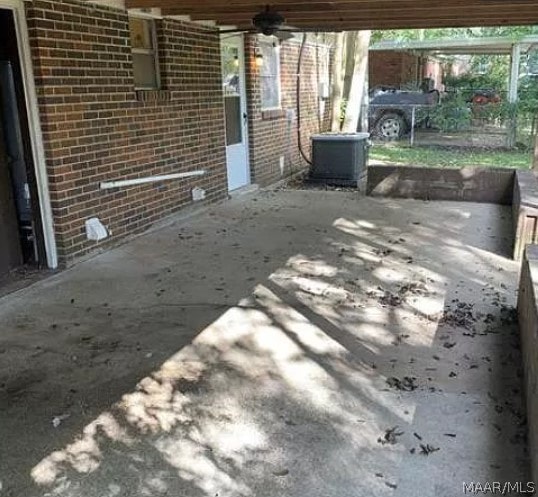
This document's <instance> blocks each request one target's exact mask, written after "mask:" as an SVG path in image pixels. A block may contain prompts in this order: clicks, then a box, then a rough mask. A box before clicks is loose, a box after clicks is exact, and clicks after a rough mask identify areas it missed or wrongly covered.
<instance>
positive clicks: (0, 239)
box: [0, 9, 45, 277]
mask: <svg viewBox="0 0 538 497" xmlns="http://www.w3.org/2000/svg"><path fill="white" fill-rule="evenodd" d="M44 256H45V249H44V243H43V236H42V227H41V216H40V212H39V201H38V194H37V182H36V177H35V171H34V164H33V159H32V148H31V141H30V130H29V125H28V118H27V109H26V100H25V95H24V85H23V78H22V72H21V65H20V60H19V51H18V46H17V33H16V30H15V20H14V18H13V13H12V12H11V11H10V10H6V9H0V277H2V276H4V275H6V274H7V273H9V272H10V271H11V270H13V269H15V268H17V267H21V266H23V265H27V266H31V267H37V266H39V265H40V264H41V262H42V261H43V263H44V261H45V257H44Z"/></svg>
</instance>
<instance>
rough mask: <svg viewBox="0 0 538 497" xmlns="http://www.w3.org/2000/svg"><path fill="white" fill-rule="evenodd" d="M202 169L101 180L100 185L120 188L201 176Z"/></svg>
mask: <svg viewBox="0 0 538 497" xmlns="http://www.w3.org/2000/svg"><path fill="white" fill-rule="evenodd" d="M204 174H206V172H205V171H204V170H198V171H190V172H188V173H174V174H162V175H160V176H146V177H145V178H136V179H125V180H118V181H103V182H102V183H101V185H100V188H101V190H109V189H110V188H120V187H122V186H136V185H144V184H146V183H158V182H160V181H169V180H172V179H181V178H191V177H193V176H203V175H204Z"/></svg>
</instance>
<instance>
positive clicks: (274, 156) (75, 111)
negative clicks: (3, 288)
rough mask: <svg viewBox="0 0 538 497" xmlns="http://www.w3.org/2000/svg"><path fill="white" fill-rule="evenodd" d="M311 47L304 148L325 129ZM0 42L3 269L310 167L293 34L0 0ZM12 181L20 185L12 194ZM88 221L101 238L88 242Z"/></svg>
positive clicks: (78, 5)
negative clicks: (12, 132)
mask: <svg viewBox="0 0 538 497" xmlns="http://www.w3.org/2000/svg"><path fill="white" fill-rule="evenodd" d="M316 39H317V37H314V36H312V37H311V39H310V40H309V42H308V43H307V44H306V49H305V52H304V64H303V69H302V73H301V85H302V92H301V114H302V126H301V131H302V138H303V139H302V141H303V142H304V145H305V149H306V152H307V154H308V153H309V141H310V139H309V138H310V135H311V134H313V133H316V132H319V131H323V130H326V129H327V127H328V125H329V119H328V117H329V116H328V111H329V108H330V105H329V102H328V100H327V97H328V95H327V88H328V83H329V81H328V78H329V62H330V51H329V48H328V46H327V45H326V44H323V43H318V42H317V41H316ZM0 47H1V48H0V61H4V62H5V63H6V68H4V69H5V70H4V72H3V79H1V80H0V81H2V82H3V83H2V85H3V86H2V88H3V90H4V91H3V93H2V94H3V102H4V103H3V105H2V106H1V109H2V113H3V114H2V116H1V117H2V119H1V120H0V122H2V123H3V128H4V132H3V133H0V136H3V137H4V138H5V139H4V140H0V141H2V143H1V147H0V226H2V227H0V230H3V231H2V233H0V274H2V272H6V271H7V270H9V269H10V268H12V267H16V266H17V265H19V264H22V263H24V262H25V261H32V260H34V259H36V258H37V259H38V260H39V261H40V263H41V264H43V265H47V266H48V267H56V265H57V264H58V263H59V264H65V263H68V262H69V261H72V260H73V259H76V258H78V257H80V256H82V255H84V254H86V253H88V252H90V251H93V250H95V249H97V248H102V247H106V246H108V245H110V244H111V243H114V242H117V241H119V240H121V239H122V238H124V237H126V236H129V235H133V234H137V233H141V232H143V231H144V230H146V229H147V228H148V227H150V226H151V225H152V224H154V223H155V222H157V221H160V220H162V219H164V218H166V217H167V216H169V215H171V214H173V213H175V212H177V211H179V210H180V209H182V208H183V207H185V206H187V205H189V204H191V203H192V202H193V191H194V198H204V197H205V200H202V201H203V202H214V201H218V200H222V199H225V198H226V197H227V196H228V194H229V192H230V190H233V189H236V188H239V187H241V186H245V185H248V184H250V183H257V184H260V185H267V184H270V183H272V182H275V181H277V180H279V179H281V178H282V177H284V176H286V175H288V174H290V173H292V172H294V171H297V170H299V169H300V168H304V167H305V165H306V163H305V161H304V160H302V159H301V157H300V155H299V152H298V147H297V141H298V140H297V119H296V118H297V116H296V114H297V112H296V108H297V103H296V97H295V89H296V86H295V85H296V79H297V76H296V71H297V59H298V55H299V47H300V40H298V39H297V38H295V39H292V40H289V41H284V42H282V43H280V42H278V40H277V39H276V38H273V37H271V38H266V37H262V36H257V35H246V36H242V35H241V36H233V35H222V36H221V35H220V34H219V31H218V30H217V29H216V28H214V27H211V26H207V25H202V24H200V23H193V22H189V21H187V20H184V19H174V18H163V17H161V16H159V12H153V11H152V12H127V11H126V10H125V9H124V8H123V7H122V2H121V1H117V0H101V1H98V0H95V1H94V2H89V1H86V2H83V1H80V0H59V1H52V0H33V1H23V0H0ZM262 57H263V59H262ZM260 62H261V63H260ZM243 68H244V70H243ZM9 80H11V82H12V85H11V92H10V91H8V90H9V88H8V87H9V85H8V84H7V83H6V81H8V82H9ZM9 102H11V104H13V105H11V107H10V105H9ZM8 107H9V108H8ZM6 109H7V110H6ZM16 124H17V126H15V125H16ZM15 127H16V128H17V129H18V130H19V131H20V132H19V133H18V138H17V137H15V138H14V139H9V137H7V135H8V134H9V132H6V129H15ZM12 138H13V137H12ZM17 151H18V152H19V153H18V155H19V156H20V158H21V159H22V160H21V161H19V163H18V165H16V166H14V161H13V159H12V158H13V156H14V154H15V155H17V153H16V152H17ZM8 157H9V160H8ZM2 171H3V173H4V174H3V175H2ZM17 171H18V174H19V176H17ZM10 175H11V180H13V178H14V177H18V178H19V183H21V181H22V183H21V184H24V188H21V189H20V191H18V190H17V187H16V186H15V187H14V188H9V187H8V186H9V185H8V183H9V181H10V179H9V178H10ZM21 178H22V179H21ZM12 182H13V181H12ZM19 204H20V205H23V204H25V205H26V208H27V209H26V210H27V211H28V212H30V214H29V215H28V216H27V218H26V219H23V218H22V216H21V208H19ZM94 218H97V219H98V221H100V222H101V223H102V224H103V225H104V226H106V227H107V229H108V234H109V236H108V238H106V239H104V240H102V241H95V240H89V239H88V228H87V226H86V222H87V221H88V220H90V219H94ZM92 226H93V227H94V228H95V230H93V231H92V230H90V232H91V233H92V234H93V235H92V236H94V235H97V237H99V236H98V235H99V229H100V226H99V223H97V224H94V225H92ZM2 240H4V242H2ZM6 240H7V242H6ZM45 261H46V264H45Z"/></svg>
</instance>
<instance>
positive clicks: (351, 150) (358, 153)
mask: <svg viewBox="0 0 538 497" xmlns="http://www.w3.org/2000/svg"><path fill="white" fill-rule="evenodd" d="M369 138H370V135H369V133H323V134H319V135H314V136H312V167H311V168H310V180H312V181H316V182H324V183H327V184H335V185H350V186H356V185H357V182H358V181H359V178H360V176H361V174H362V173H363V172H364V171H365V169H366V164H367V162H368V147H369V146H370V142H369V140H368V139H369Z"/></svg>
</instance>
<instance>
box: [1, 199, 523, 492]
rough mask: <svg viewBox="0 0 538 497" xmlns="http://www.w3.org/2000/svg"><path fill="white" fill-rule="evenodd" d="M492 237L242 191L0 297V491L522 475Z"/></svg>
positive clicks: (361, 486) (397, 209) (398, 208)
mask: <svg viewBox="0 0 538 497" xmlns="http://www.w3.org/2000/svg"><path fill="white" fill-rule="evenodd" d="M510 222H511V221H510V211H509V209H508V208H505V207H500V206H493V205H483V204H482V205H479V204H470V203H466V204H463V203H449V202H421V201H412V200H398V201H396V200H380V199H370V198H359V199H358V198H357V194H356V193H349V192H320V191H309V192H304V191H261V192H258V193H256V194H254V195H249V196H245V197H238V198H235V199H233V200H231V201H229V202H227V203H225V204H221V205H218V206H215V207H212V208H210V209H209V210H207V211H206V212H204V213H202V214H199V215H197V216H194V217H191V218H189V219H183V220H178V221H177V222H176V223H174V224H171V225H169V226H166V227H164V228H162V229H160V230H158V231H155V232H153V233H151V234H148V235H146V236H143V237H140V238H138V239H136V240H134V241H132V242H129V243H127V244H125V245H123V246H121V247H119V248H117V249H115V250H112V251H109V252H107V253H104V254H102V255H100V256H98V257H95V258H93V259H91V260H89V261H87V262H85V263H82V264H79V265H77V266H76V267H74V268H72V269H70V270H68V271H65V272H63V273H61V274H59V275H56V276H53V277H51V278H49V279H46V280H44V281H41V282H38V283H37V284H35V285H33V286H32V287H30V288H27V289H25V290H22V291H20V292H18V293H16V294H12V295H10V296H7V297H4V298H3V299H0V323H1V330H0V441H1V446H0V496H2V497H4V496H9V497H33V496H44V495H50V496H60V497H117V496H121V497H123V496H129V497H135V496H151V497H161V496H170V497H171V496H174V497H176V496H177V497H179V496H181V497H198V496H204V497H210V496H211V497H217V496H218V497H232V496H233V497H238V496H245V497H247V496H253V497H277V496H282V497H307V496H308V497H322V496H323V497H332V496H335V497H336V496H338V497H352V496H371V495H376V496H398V497H412V496H417V497H430V496H431V497H433V496H435V497H443V496H446V497H454V496H455V495H461V494H463V490H462V485H463V482H477V481H480V482H485V481H499V480H500V481H511V482H516V481H527V477H528V475H527V458H526V447H525V438H524V437H525V431H526V428H525V425H524V415H523V413H522V403H521V386H520V381H521V380H520V352H519V350H518V335H517V328H516V325H515V324H514V316H513V312H512V306H513V305H514V304H515V289H516V284H517V278H518V274H517V273H518V266H517V264H516V263H514V262H512V261H510V260H509V259H508V258H507V257H506V255H507V254H508V253H509V249H510V239H509V237H508V233H509V227H510ZM53 423H54V425H53ZM396 427H397V428H396ZM393 428H396V429H395V430H392V429H393ZM387 430H388V431H387ZM391 430H392V431H391ZM421 445H422V447H421ZM437 449H438V450H437ZM424 452H426V453H427V454H426V453H424Z"/></svg>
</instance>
